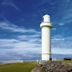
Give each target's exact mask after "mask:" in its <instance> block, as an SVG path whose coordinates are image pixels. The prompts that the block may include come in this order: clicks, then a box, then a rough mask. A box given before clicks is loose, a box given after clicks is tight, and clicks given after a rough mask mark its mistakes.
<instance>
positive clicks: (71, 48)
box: [52, 35, 72, 54]
mask: <svg viewBox="0 0 72 72" xmlns="http://www.w3.org/2000/svg"><path fill="white" fill-rule="evenodd" d="M52 53H54V54H72V37H62V36H59V35H58V36H56V37H54V38H52Z"/></svg>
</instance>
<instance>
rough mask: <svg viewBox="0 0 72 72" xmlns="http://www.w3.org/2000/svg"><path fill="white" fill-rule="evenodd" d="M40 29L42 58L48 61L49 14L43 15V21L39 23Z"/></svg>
mask: <svg viewBox="0 0 72 72" xmlns="http://www.w3.org/2000/svg"><path fill="white" fill-rule="evenodd" d="M40 27H41V31H42V60H43V61H48V60H50V59H51V28H52V25H51V22H50V16H49V15H44V16H43V22H42V23H41V24H40Z"/></svg>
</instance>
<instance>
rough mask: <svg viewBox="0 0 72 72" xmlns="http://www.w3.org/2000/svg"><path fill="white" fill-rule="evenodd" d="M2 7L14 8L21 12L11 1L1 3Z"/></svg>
mask: <svg viewBox="0 0 72 72" xmlns="http://www.w3.org/2000/svg"><path fill="white" fill-rule="evenodd" d="M1 4H2V5H9V6H12V7H13V8H15V9H16V10H19V8H18V6H16V5H15V4H14V3H13V2H11V1H3V2H2V3H1Z"/></svg>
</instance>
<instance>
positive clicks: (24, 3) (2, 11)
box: [0, 0, 72, 61]
mask: <svg viewBox="0 0 72 72" xmlns="http://www.w3.org/2000/svg"><path fill="white" fill-rule="evenodd" d="M45 14H49V15H50V16H51V22H52V25H53V28H52V35H51V36H52V37H51V40H52V54H56V55H57V54H63V55H67V54H68V55H70V56H72V0H0V61H3V60H31V59H41V57H40V54H41V30H40V23H41V22H42V16H43V15H45Z"/></svg>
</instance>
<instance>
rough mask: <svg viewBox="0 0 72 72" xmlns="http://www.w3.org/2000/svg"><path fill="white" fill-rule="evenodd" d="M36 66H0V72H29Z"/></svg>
mask: <svg viewBox="0 0 72 72" xmlns="http://www.w3.org/2000/svg"><path fill="white" fill-rule="evenodd" d="M36 65H37V62H24V63H15V64H2V65H0V72H31V70H32V69H33V68H34V67H36Z"/></svg>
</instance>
